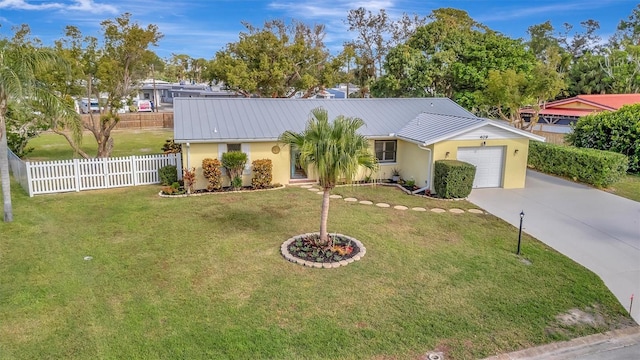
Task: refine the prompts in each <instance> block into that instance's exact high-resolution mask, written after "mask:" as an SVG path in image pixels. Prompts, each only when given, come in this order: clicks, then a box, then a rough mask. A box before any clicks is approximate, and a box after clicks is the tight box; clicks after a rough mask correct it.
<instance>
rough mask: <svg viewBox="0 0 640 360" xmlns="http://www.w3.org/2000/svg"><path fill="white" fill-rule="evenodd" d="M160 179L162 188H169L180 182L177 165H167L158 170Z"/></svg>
mask: <svg viewBox="0 0 640 360" xmlns="http://www.w3.org/2000/svg"><path fill="white" fill-rule="evenodd" d="M158 177H159V178H160V185H162V186H169V185H171V184H173V183H174V182H178V168H177V167H176V166H175V165H165V166H163V167H161V168H160V169H158Z"/></svg>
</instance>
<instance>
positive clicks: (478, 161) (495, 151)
mask: <svg viewBox="0 0 640 360" xmlns="http://www.w3.org/2000/svg"><path fill="white" fill-rule="evenodd" d="M458 160H460V161H464V162H468V163H469V164H473V165H475V166H476V177H475V179H474V180H473V188H474V189H475V188H491V187H501V186H502V173H503V171H502V170H503V165H504V146H485V147H460V148H458Z"/></svg>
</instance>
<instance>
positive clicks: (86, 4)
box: [67, 0, 118, 14]
mask: <svg viewBox="0 0 640 360" xmlns="http://www.w3.org/2000/svg"><path fill="white" fill-rule="evenodd" d="M74 3H75V4H74V5H71V6H69V7H68V8H67V10H71V11H81V12H90V13H93V14H104V13H110V14H115V13H117V12H118V9H117V8H116V7H115V6H113V5H108V4H99V3H96V2H94V1H93V0H75V1H74Z"/></svg>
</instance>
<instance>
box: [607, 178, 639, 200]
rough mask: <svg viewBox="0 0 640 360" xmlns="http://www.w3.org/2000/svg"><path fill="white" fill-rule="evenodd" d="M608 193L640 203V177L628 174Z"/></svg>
mask: <svg viewBox="0 0 640 360" xmlns="http://www.w3.org/2000/svg"><path fill="white" fill-rule="evenodd" d="M608 191H610V192H612V193H614V194H616V195H619V196H622V197H625V198H627V199H631V200H634V201H640V175H632V174H627V175H626V176H625V177H624V178H623V179H622V180H621V181H619V182H617V183H616V184H614V185H613V186H612V187H611V188H610V189H608Z"/></svg>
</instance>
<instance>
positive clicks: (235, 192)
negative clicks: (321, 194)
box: [158, 185, 285, 198]
mask: <svg viewBox="0 0 640 360" xmlns="http://www.w3.org/2000/svg"><path fill="white" fill-rule="evenodd" d="M284 188H285V186H284V185H280V186H278V187H272V188H269V189H254V190H238V191H207V192H202V193H195V194H180V195H167V194H163V193H162V191H160V192H159V193H158V196H160V197H164V198H183V197H191V196H204V195H219V194H239V193H252V192H260V191H272V190H280V189H284Z"/></svg>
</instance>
